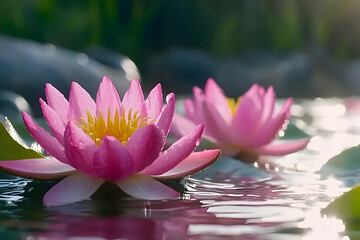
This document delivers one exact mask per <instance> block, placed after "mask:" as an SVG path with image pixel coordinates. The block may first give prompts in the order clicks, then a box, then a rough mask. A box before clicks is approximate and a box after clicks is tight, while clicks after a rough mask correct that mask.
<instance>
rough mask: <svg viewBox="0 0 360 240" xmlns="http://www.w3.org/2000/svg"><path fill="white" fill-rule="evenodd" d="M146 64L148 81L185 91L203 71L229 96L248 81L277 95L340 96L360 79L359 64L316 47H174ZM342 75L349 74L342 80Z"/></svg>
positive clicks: (203, 75)
mask: <svg viewBox="0 0 360 240" xmlns="http://www.w3.org/2000/svg"><path fill="white" fill-rule="evenodd" d="M147 65H148V68H145V70H146V71H144V75H145V76H146V77H145V78H146V79H147V81H150V82H152V84H153V82H158V81H160V82H162V84H163V86H164V88H165V89H169V90H170V91H174V92H175V93H177V94H190V93H191V89H192V86H194V85H197V86H199V87H201V88H202V87H203V86H204V85H205V82H206V80H207V78H209V77H213V78H214V79H215V80H216V81H217V82H218V84H219V85H220V86H221V87H222V88H223V89H224V91H225V93H226V95H227V96H231V97H237V96H239V95H241V94H243V93H244V92H245V91H246V90H247V89H249V88H250V86H251V85H252V84H254V83H258V84H260V85H262V86H264V87H268V86H270V85H272V86H274V88H275V91H276V93H277V96H278V97H282V98H286V97H297V98H314V97H333V96H337V97H341V96H346V95H348V94H349V93H350V92H352V87H353V86H356V85H358V88H359V91H358V92H360V81H359V83H358V84H357V83H354V82H356V81H357V80H358V79H360V71H359V70H358V69H359V67H358V66H354V67H350V66H349V67H348V69H347V70H344V68H340V67H339V64H337V63H335V62H334V61H332V60H331V58H330V57H329V56H328V55H327V54H326V53H325V52H324V51H322V50H321V49H320V48H319V47H315V48H314V49H312V50H309V53H306V54H305V53H301V52H290V53H285V54H279V53H269V52H261V51H257V52H250V53H247V54H243V55H241V56H236V57H231V58H215V57H214V56H211V55H209V54H206V53H204V52H201V51H199V50H189V49H180V48H178V49H172V50H170V51H168V52H166V53H164V54H163V55H158V56H155V57H152V58H150V59H149V61H148V64H147ZM355 65H356V64H355ZM358 65H359V66H360V63H359V64H358ZM351 69H352V70H351ZM357 75H359V77H355V76H357ZM344 78H345V79H349V80H347V82H348V83H349V84H348V85H347V86H346V85H345V84H344ZM350 78H351V79H356V80H350Z"/></svg>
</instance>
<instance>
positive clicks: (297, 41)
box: [0, 0, 360, 66]
mask: <svg viewBox="0 0 360 240" xmlns="http://www.w3.org/2000/svg"><path fill="white" fill-rule="evenodd" d="M359 10H360V1H357V0H345V1H339V0H316V1H314V0H301V1H292V0H290V1H289V0H269V1H256V0H240V1H235V0H228V1H224V2H221V3H220V2H219V1H214V0H197V1H185V0H175V1H161V0H152V1H147V0H133V1H130V0H122V1H116V0H104V1H97V0H90V1H79V0H77V1H53V0H27V1H20V0H14V1H5V0H2V1H0V33H1V34H6V35H11V36H17V37H22V38H26V39H32V40H35V41H39V42H44V43H48V42H50V43H53V44H55V45H58V46H62V47H66V48H70V49H74V50H79V51H83V50H85V49H87V48H88V47H89V46H92V45H101V46H105V47H107V48H110V49H114V50H117V51H119V52H121V53H123V54H125V55H127V56H129V57H130V58H131V59H133V60H134V61H135V62H136V63H137V64H138V65H139V66H141V64H142V61H143V60H144V57H145V56H147V55H149V54H153V53H158V52H162V51H165V50H166V49H168V48H170V47H172V46H181V47H187V48H196V49H201V50H205V51H207V52H209V53H211V54H214V55H216V56H228V55H236V54H240V53H242V52H244V51H248V50H251V49H257V50H258V49H260V50H270V51H278V52H284V51H290V50H294V49H303V50H304V49H305V50H306V49H307V48H309V47H311V46H313V45H319V46H321V47H323V48H324V49H325V50H326V51H327V52H328V53H329V54H330V55H331V56H332V57H334V58H336V59H340V60H342V59H348V58H355V57H358V56H359V54H360V44H359V40H360V25H359V24H358V23H359V21H360V15H359V14H358V13H359Z"/></svg>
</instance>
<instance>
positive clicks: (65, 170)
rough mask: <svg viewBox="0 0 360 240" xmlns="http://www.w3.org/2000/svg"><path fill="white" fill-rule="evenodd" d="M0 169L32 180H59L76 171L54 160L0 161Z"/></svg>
mask: <svg viewBox="0 0 360 240" xmlns="http://www.w3.org/2000/svg"><path fill="white" fill-rule="evenodd" d="M0 168H1V169H2V170H5V171H7V172H9V173H12V174H14V175H18V176H20V177H25V178H33V179H54V178H61V177H65V176H68V175H70V174H71V173H73V172H74V171H76V170H75V169H74V168H73V167H71V166H69V165H67V164H64V163H62V162H60V161H58V160H56V159H55V158H34V159H23V160H12V161H0Z"/></svg>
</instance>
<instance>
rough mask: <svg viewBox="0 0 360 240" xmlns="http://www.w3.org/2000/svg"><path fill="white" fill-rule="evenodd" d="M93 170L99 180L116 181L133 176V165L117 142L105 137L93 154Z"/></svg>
mask: <svg viewBox="0 0 360 240" xmlns="http://www.w3.org/2000/svg"><path fill="white" fill-rule="evenodd" d="M94 168H95V171H96V172H97V174H98V176H100V177H101V178H104V179H106V180H109V181H117V180H120V179H124V178H127V177H129V176H131V175H133V174H134V170H135V163H134V160H133V158H132V156H131V154H130V153H129V152H128V151H127V150H126V149H125V147H124V146H123V145H122V144H121V143H120V142H119V140H117V139H116V138H114V137H112V136H105V137H104V138H103V140H102V141H101V145H100V148H99V150H98V151H97V152H95V154H94Z"/></svg>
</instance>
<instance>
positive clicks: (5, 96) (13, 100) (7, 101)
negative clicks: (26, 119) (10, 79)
mask: <svg viewBox="0 0 360 240" xmlns="http://www.w3.org/2000/svg"><path fill="white" fill-rule="evenodd" d="M22 111H25V112H27V113H29V114H32V110H31V108H30V105H29V104H28V102H27V101H26V100H25V99H24V98H23V97H22V96H20V95H19V94H16V93H14V92H11V91H7V90H0V116H1V115H3V116H7V117H8V118H9V119H11V120H13V121H17V120H20V119H21V112H22ZM0 120H2V119H1V118H0Z"/></svg>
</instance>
